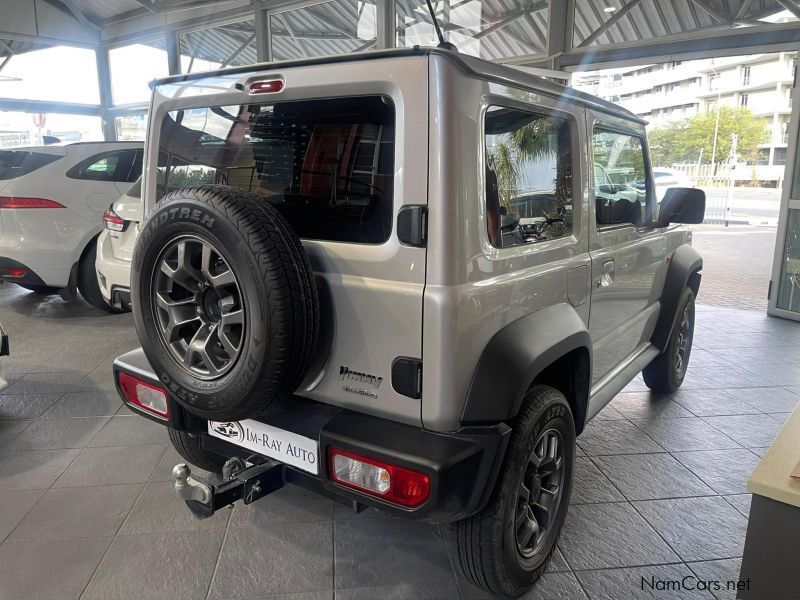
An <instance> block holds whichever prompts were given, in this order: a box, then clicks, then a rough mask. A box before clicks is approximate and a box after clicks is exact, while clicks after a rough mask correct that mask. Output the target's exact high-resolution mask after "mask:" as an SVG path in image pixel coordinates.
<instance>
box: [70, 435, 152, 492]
mask: <svg viewBox="0 0 800 600" xmlns="http://www.w3.org/2000/svg"><path fill="white" fill-rule="evenodd" d="M163 454H164V446H160V445H152V446H119V447H116V448H114V447H110V448H86V449H85V450H82V451H81V453H80V456H78V458H77V459H75V462H74V463H72V464H71V465H70V467H69V468H68V469H67V470H66V471H65V472H64V474H63V475H62V476H61V477H60V478H59V479H58V481H57V482H56V484H55V485H56V487H81V486H87V485H116V484H123V483H144V482H146V481H147V480H148V478H149V477H150V474H151V473H152V472H153V469H154V468H155V466H156V464H157V463H158V460H159V459H160V458H161V456H162V455H163Z"/></svg>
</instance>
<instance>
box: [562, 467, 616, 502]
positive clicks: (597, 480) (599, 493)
mask: <svg viewBox="0 0 800 600" xmlns="http://www.w3.org/2000/svg"><path fill="white" fill-rule="evenodd" d="M621 500H625V496H623V495H622V494H621V493H620V491H619V490H618V489H617V488H615V487H614V485H613V484H612V483H611V481H609V479H608V478H607V477H606V476H605V475H603V473H602V472H601V471H600V469H598V468H597V467H596V466H595V465H594V463H593V462H592V461H591V460H590V459H588V458H581V457H580V456H579V457H576V459H575V473H574V475H573V476H572V496H571V497H570V503H571V504H587V503H594V502H618V501H621Z"/></svg>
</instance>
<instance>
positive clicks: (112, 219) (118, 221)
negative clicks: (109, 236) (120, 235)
mask: <svg viewBox="0 0 800 600" xmlns="http://www.w3.org/2000/svg"><path fill="white" fill-rule="evenodd" d="M103 223H105V226H106V229H110V230H111V231H123V230H124V229H125V220H124V219H123V218H121V217H120V216H119V215H118V214H117V213H115V212H114V211H113V210H111V209H110V208H109V209H108V210H107V211H106V212H104V213H103Z"/></svg>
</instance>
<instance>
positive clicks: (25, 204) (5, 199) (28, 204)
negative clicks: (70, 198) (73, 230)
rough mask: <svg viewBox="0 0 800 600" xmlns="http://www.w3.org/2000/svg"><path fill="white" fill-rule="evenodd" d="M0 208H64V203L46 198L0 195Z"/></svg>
mask: <svg viewBox="0 0 800 600" xmlns="http://www.w3.org/2000/svg"><path fill="white" fill-rule="evenodd" d="M0 208H64V205H63V204H59V203H58V202H56V201H55V200H47V199H46V198H21V197H19V196H0Z"/></svg>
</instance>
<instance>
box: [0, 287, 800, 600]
mask: <svg viewBox="0 0 800 600" xmlns="http://www.w3.org/2000/svg"><path fill="white" fill-rule="evenodd" d="M704 281H706V282H707V281H708V279H705V280H704ZM704 285H705V284H704ZM704 297H705V298H708V296H707V295H705V296H701V298H704ZM697 321H698V326H697V330H696V338H695V350H694V352H693V354H692V358H691V367H690V371H689V374H688V376H687V379H686V382H685V384H684V386H683V388H682V389H681V390H680V391H679V392H678V393H676V394H675V395H673V396H672V397H655V396H653V395H651V394H650V393H649V392H648V391H647V390H646V388H645V387H644V385H643V383H642V381H641V380H639V379H637V380H635V381H634V382H633V383H632V384H631V385H630V386H629V387H628V388H627V389H626V390H625V391H624V393H621V394H620V395H619V396H617V398H616V399H615V400H614V401H613V403H612V404H611V405H610V406H608V407H607V408H606V409H604V410H603V411H602V413H601V414H600V415H599V417H598V418H597V419H596V420H595V421H593V422H592V423H591V424H590V425H589V426H588V428H587V430H586V432H585V433H584V434H583V435H582V436H581V437H580V438H579V442H578V443H579V449H580V451H579V454H580V457H579V458H578V460H577V470H576V474H575V481H574V490H573V497H572V506H571V507H570V511H569V515H568V518H567V524H566V527H565V529H564V532H563V535H562V538H561V541H560V544H559V550H558V552H557V554H556V555H555V557H554V560H553V561H552V564H551V566H550V569H549V571H548V572H547V573H546V574H545V575H544V577H543V578H542V580H541V582H540V584H539V586H538V588H537V589H536V590H535V591H534V592H533V593H531V594H530V595H529V598H543V599H548V600H552V599H554V598H570V599H573V598H576V599H580V598H592V599H601V598H609V599H615V600H616V599H623V598H650V597H653V596H651V595H650V594H649V592H645V591H642V577H644V578H646V579H647V580H648V581H650V578H651V577H654V578H655V579H657V580H664V579H678V580H680V579H682V578H683V577H684V576H685V575H690V574H694V576H696V577H697V578H700V579H704V580H709V579H711V580H721V581H727V580H729V579H735V578H736V577H737V575H738V569H739V560H740V556H741V554H742V545H743V539H744V533H745V527H746V522H747V513H748V508H749V503H750V498H749V495H748V494H746V493H745V482H746V479H747V477H748V475H749V473H750V472H751V471H752V470H753V468H754V467H755V465H756V463H757V462H758V460H759V456H760V455H761V453H762V452H763V451H764V449H765V448H766V447H767V446H769V444H770V443H771V441H772V439H773V438H774V436H775V435H776V433H777V431H778V429H779V428H780V426H781V423H782V422H783V420H784V419H785V417H786V415H787V414H788V413H789V411H791V410H792V409H793V407H794V406H795V404H796V403H797V402H798V400H800V371H799V370H798V369H797V368H796V367H795V365H796V364H797V362H798V361H799V360H800V324H795V323H791V322H788V321H784V320H779V319H773V318H769V317H767V316H765V315H764V314H763V312H757V311H744V310H736V309H731V308H724V307H712V306H700V307H698V317H697ZM0 322H2V323H3V325H4V326H5V327H6V328H7V329H8V331H9V333H10V334H11V339H12V344H13V357H12V358H11V359H10V360H9V361H7V363H8V367H9V370H10V375H11V378H12V380H14V383H13V384H12V385H11V387H10V388H9V389H8V390H7V391H6V392H5V393H4V394H2V395H0V506H1V507H2V509H0V542H2V544H0V598H2V599H14V600H19V599H23V598H24V599H33V598H53V599H57V600H68V599H70V598H85V599H90V598H91V599H98V600H113V599H115V598H136V599H147V598H157V599H171V598H176V599H178V598H179V599H182V600H187V599H194V598H198V599H203V598H213V599H224V598H244V597H249V598H255V597H263V598H272V599H273V600H274V599H277V598H281V599H292V600H319V599H323V598H326V599H331V598H334V597H335V598H337V599H345V598H347V599H356V598H363V599H373V598H385V599H400V598H414V599H434V598H465V599H466V598H469V599H472V598H483V597H485V595H484V594H482V593H481V592H480V591H478V590H476V589H474V588H472V587H471V586H470V585H468V584H466V583H464V582H463V581H460V580H458V578H457V577H456V575H455V572H454V570H453V568H452V565H451V563H450V561H449V559H448V556H447V554H446V553H445V549H444V546H443V544H442V541H441V532H440V530H439V529H437V528H436V527H431V526H427V525H422V524H417V523H414V522H410V521H407V520H404V519H400V518H394V517H387V516H385V515H383V514H381V513H378V512H375V511H367V512H365V513H362V514H361V515H355V514H354V513H352V512H350V511H349V510H348V509H346V508H344V507H341V506H338V505H334V504H333V503H331V502H330V501H329V500H326V499H322V498H319V497H315V496H311V495H308V494H306V493H304V492H301V491H298V490H297V489H294V488H286V489H283V490H281V491H279V492H277V493H275V494H274V495H272V496H269V497H267V498H264V499H263V500H261V501H259V502H258V503H256V504H254V505H252V506H250V507H248V508H242V507H241V506H237V507H236V508H235V509H234V510H225V511H221V512H220V513H218V514H217V515H215V516H214V518H212V519H209V520H206V521H194V520H192V519H191V518H190V516H189V513H188V511H187V510H186V509H185V508H184V507H183V506H182V503H181V502H180V501H179V500H178V499H177V498H176V497H175V496H174V494H173V492H172V482H171V481H170V470H171V468H172V466H173V465H174V464H175V463H176V462H179V459H178V456H177V454H176V453H175V452H174V451H173V450H172V449H171V448H169V447H168V442H167V437H166V432H165V431H164V429H163V428H161V427H160V426H158V425H156V424H152V423H150V422H149V421H147V420H145V419H143V418H140V417H137V416H132V415H130V414H129V413H128V412H127V411H126V409H123V408H121V407H120V402H119V400H118V399H117V397H116V395H115V393H114V392H113V383H112V380H111V375H110V374H111V361H112V360H113V358H114V357H115V356H116V355H117V354H118V353H121V352H123V351H126V350H128V349H130V348H133V347H135V346H136V345H137V342H136V338H135V334H134V332H133V328H132V320H131V317H130V315H117V316H111V315H105V314H102V313H100V312H97V311H95V310H93V309H91V308H89V307H88V306H87V305H85V304H82V303H80V304H74V305H67V304H64V303H63V302H61V301H60V299H58V298H56V297H53V298H48V299H44V300H42V299H41V298H38V297H37V296H35V295H34V294H29V293H27V292H23V291H22V290H19V289H18V288H16V287H14V286H10V285H5V286H0ZM752 585H753V586H757V585H758V582H757V581H754V582H752ZM334 590H335V591H334ZM655 597H663V598H670V599H675V598H712V596H711V595H709V594H708V593H706V592H697V591H695V592H689V591H686V592H682V593H676V592H664V593H662V595H660V596H655ZM717 597H718V598H733V594H732V593H730V594H724V593H722V594H718V596H717Z"/></svg>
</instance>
